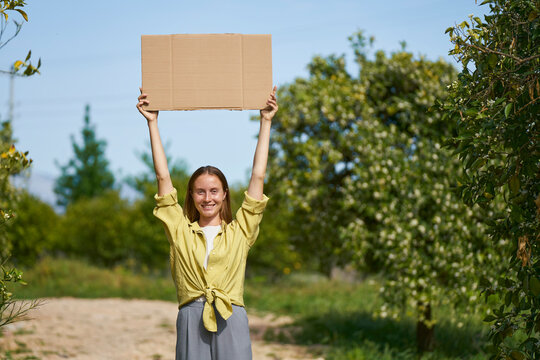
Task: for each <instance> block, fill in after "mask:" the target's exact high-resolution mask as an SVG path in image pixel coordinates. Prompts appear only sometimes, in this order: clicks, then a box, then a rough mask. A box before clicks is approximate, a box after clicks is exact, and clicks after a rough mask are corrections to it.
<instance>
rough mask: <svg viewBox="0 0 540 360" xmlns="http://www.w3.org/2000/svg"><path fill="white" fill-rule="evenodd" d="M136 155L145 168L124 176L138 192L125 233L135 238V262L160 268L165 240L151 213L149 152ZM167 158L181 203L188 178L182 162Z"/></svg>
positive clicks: (152, 186)
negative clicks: (136, 173) (129, 225)
mask: <svg viewBox="0 0 540 360" xmlns="http://www.w3.org/2000/svg"><path fill="white" fill-rule="evenodd" d="M140 159H141V161H142V162H143V163H144V164H145V165H146V171H145V172H143V173H140V174H138V175H136V176H132V177H130V178H128V179H127V180H126V182H127V184H128V185H129V186H131V187H132V188H133V189H134V190H136V191H137V192H138V193H139V195H140V197H139V199H138V200H136V201H135V202H134V203H133V204H132V206H131V219H130V223H131V229H129V233H130V234H132V235H131V237H132V238H134V239H135V241H134V244H133V252H134V255H133V256H134V258H135V260H136V261H137V263H139V264H142V265H145V266H148V267H150V268H155V269H164V268H167V266H168V259H169V242H168V241H167V239H166V237H165V234H164V232H163V226H162V224H161V223H160V222H159V221H158V220H157V219H156V218H155V217H154V215H153V209H154V207H155V205H156V201H155V199H154V195H155V194H156V193H157V185H156V176H155V172H154V165H153V162H152V155H151V154H149V153H142V154H141V155H140ZM167 161H168V163H169V164H171V165H170V166H169V168H170V169H169V172H170V174H171V179H172V182H173V184H174V186H175V187H176V190H177V191H178V201H179V203H180V204H181V205H183V202H184V197H185V194H186V189H187V184H188V181H189V174H188V172H187V167H186V164H185V163H183V162H181V161H180V162H174V161H172V160H171V158H169V157H168V158H167Z"/></svg>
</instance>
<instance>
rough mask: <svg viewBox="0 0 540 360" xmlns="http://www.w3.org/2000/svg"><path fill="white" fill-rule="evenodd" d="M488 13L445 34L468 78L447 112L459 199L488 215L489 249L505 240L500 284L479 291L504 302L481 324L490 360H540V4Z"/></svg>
mask: <svg viewBox="0 0 540 360" xmlns="http://www.w3.org/2000/svg"><path fill="white" fill-rule="evenodd" d="M482 4H488V5H489V8H490V13H489V14H488V15H486V16H485V17H484V19H480V18H479V17H474V16H471V17H470V20H469V21H464V22H462V23H461V24H459V25H457V26H454V27H450V28H448V29H447V33H449V35H450V39H451V41H452V42H453V43H454V49H453V50H451V51H450V54H453V55H454V56H455V57H456V58H457V60H458V61H460V62H461V64H462V65H463V69H462V71H461V73H460V74H459V77H458V79H457V80H456V81H455V82H454V83H453V84H452V86H451V87H450V96H449V98H448V101H447V102H445V103H444V104H443V105H442V109H443V110H444V111H446V112H447V113H448V115H449V116H450V117H451V118H452V119H454V121H455V122H456V124H457V134H456V136H455V137H453V139H452V141H451V142H450V146H451V147H452V148H453V149H454V151H455V153H456V154H457V155H458V156H459V159H460V160H461V162H462V165H463V167H464V169H465V172H464V173H463V176H462V178H461V179H460V186H459V192H460V195H461V198H462V199H463V201H464V202H465V203H466V204H468V205H469V206H472V205H474V204H478V205H480V206H482V207H484V208H486V209H489V210H491V212H492V215H491V216H489V217H487V218H485V219H484V222H485V224H487V226H488V227H489V229H490V235H491V240H492V243H493V244H498V243H500V242H501V241H507V240H509V244H508V246H507V248H506V251H504V255H505V258H504V265H505V269H504V271H502V272H500V278H498V279H496V280H495V281H490V279H485V280H484V282H483V289H482V292H483V293H484V294H485V296H486V300H487V298H488V297H489V296H491V295H494V294H495V295H496V296H497V297H498V299H499V302H500V304H499V305H500V306H498V307H497V308H495V309H493V310H492V314H490V315H488V316H487V317H486V318H485V321H487V322H490V323H492V325H491V328H490V329H491V332H490V338H491V339H492V342H493V346H492V351H493V357H492V358H495V359H525V358H527V359H540V355H539V354H540V245H539V240H540V145H539V144H540V143H539V139H540V137H539V129H540V117H539V115H538V114H539V110H540V101H539V99H540V85H539V76H540V71H539V69H540V46H539V45H540V28H539V21H540V20H539V19H540V17H539V15H540V2H538V1H527V0H485V1H483V3H482ZM535 201H536V203H535ZM497 202H503V203H504V205H505V206H504V208H503V209H502V210H498V209H497V208H496V204H497Z"/></svg>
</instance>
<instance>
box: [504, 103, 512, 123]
mask: <svg viewBox="0 0 540 360" xmlns="http://www.w3.org/2000/svg"><path fill="white" fill-rule="evenodd" d="M511 110H512V103H509V104H508V105H506V106H505V108H504V117H505V118H507V119H508V115H510V111H511Z"/></svg>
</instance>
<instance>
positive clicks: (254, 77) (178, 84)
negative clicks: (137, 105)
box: [141, 34, 272, 110]
mask: <svg viewBox="0 0 540 360" xmlns="http://www.w3.org/2000/svg"><path fill="white" fill-rule="evenodd" d="M141 59H142V88H143V92H144V93H146V94H148V100H149V101H150V106H148V109H149V110H197V109H229V110H246V109H262V108H264V107H265V106H266V100H267V99H268V95H269V94H270V93H271V92H272V38H271V35H243V34H181V35H142V36H141Z"/></svg>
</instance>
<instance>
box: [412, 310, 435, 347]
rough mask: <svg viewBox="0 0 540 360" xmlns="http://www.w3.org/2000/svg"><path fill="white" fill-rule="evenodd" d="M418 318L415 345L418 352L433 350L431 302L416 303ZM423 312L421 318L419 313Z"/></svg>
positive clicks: (433, 336) (433, 331)
mask: <svg viewBox="0 0 540 360" xmlns="http://www.w3.org/2000/svg"><path fill="white" fill-rule="evenodd" d="M418 311H419V316H420V320H418V322H417V323H416V345H417V348H418V353H420V354H422V353H424V352H427V351H433V348H434V343H435V325H431V324H430V322H431V321H430V320H431V304H429V303H428V304H423V303H418ZM422 313H423V315H424V316H423V320H422V316H421V314H422Z"/></svg>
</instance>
